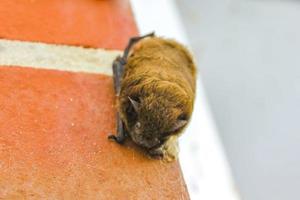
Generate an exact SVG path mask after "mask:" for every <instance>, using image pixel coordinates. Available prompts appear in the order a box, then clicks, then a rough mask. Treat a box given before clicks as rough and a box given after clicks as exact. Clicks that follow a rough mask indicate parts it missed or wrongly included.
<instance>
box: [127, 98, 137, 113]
mask: <svg viewBox="0 0 300 200" xmlns="http://www.w3.org/2000/svg"><path fill="white" fill-rule="evenodd" d="M128 99H129V101H130V103H131V105H132V107H133V109H134V111H135V112H136V113H138V112H139V110H140V103H139V102H137V101H136V100H133V99H132V98H131V97H128Z"/></svg>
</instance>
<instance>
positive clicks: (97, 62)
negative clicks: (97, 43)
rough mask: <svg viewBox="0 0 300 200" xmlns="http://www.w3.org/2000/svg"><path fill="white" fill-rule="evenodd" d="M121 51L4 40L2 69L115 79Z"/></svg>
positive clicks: (0, 45) (0, 50)
mask: <svg viewBox="0 0 300 200" xmlns="http://www.w3.org/2000/svg"><path fill="white" fill-rule="evenodd" d="M120 54H121V51H118V50H105V49H92V48H83V47H75V46H67V45H54V44H45V43H38V42H23V41H16V40H5V39H0V66H20V67H32V68H38V69H55V70H62V71H72V72H87V73H101V74H106V75H112V69H111V65H112V62H113V60H114V59H115V58H116V57H117V56H118V55H120Z"/></svg>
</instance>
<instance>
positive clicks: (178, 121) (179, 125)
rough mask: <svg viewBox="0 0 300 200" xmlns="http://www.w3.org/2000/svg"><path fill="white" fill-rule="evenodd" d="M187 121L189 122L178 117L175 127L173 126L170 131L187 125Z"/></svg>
mask: <svg viewBox="0 0 300 200" xmlns="http://www.w3.org/2000/svg"><path fill="white" fill-rule="evenodd" d="M187 123H188V121H187V120H182V119H178V120H177V121H176V123H175V124H174V125H173V127H172V128H171V130H170V132H175V131H177V130H179V129H180V128H182V127H183V126H185V125H186V124H187Z"/></svg>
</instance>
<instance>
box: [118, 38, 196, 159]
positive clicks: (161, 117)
mask: <svg viewBox="0 0 300 200" xmlns="http://www.w3.org/2000/svg"><path fill="white" fill-rule="evenodd" d="M195 76H196V67H195V64H194V62H193V58H192V56H191V54H190V53H189V52H188V50H187V49H186V48H185V47H184V46H182V45H181V44H179V43H177V42H176V41H174V40H169V39H163V38H160V37H154V36H153V37H147V38H145V39H142V40H140V41H139V42H137V43H136V44H135V45H134V46H133V48H132V49H131V51H130V53H129V55H128V58H127V61H126V64H125V68H124V73H123V75H122V80H121V88H120V94H119V97H118V110H119V114H120V119H121V121H122V122H123V123H124V126H125V130H126V131H127V133H128V135H129V136H130V137H131V138H132V140H133V141H134V142H135V143H136V144H138V145H140V146H142V147H144V148H146V149H147V150H148V152H149V154H150V155H160V156H162V157H163V159H165V160H167V161H172V160H174V159H176V158H177V155H178V142H177V138H178V136H179V135H180V133H181V132H182V130H183V129H184V127H185V126H186V124H187V122H188V120H189V119H190V117H191V114H192V110H193V103H194V97H195V79H196V77H195Z"/></svg>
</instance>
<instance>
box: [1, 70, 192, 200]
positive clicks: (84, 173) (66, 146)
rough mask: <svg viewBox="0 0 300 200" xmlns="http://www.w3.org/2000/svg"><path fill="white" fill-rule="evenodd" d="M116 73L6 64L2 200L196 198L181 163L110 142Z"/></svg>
mask: <svg viewBox="0 0 300 200" xmlns="http://www.w3.org/2000/svg"><path fill="white" fill-rule="evenodd" d="M114 100H115V98H114V95H113V85H112V78H111V77H109V76H106V75H95V74H87V73H73V72H62V71H55V70H40V69H30V68H18V67H0V109H1V112H0V121H1V123H0V199H26V198H28V199H188V194H187V191H186V187H185V184H184V181H183V177H182V174H181V171H180V167H179V164H178V163H176V162H175V163H171V164H168V163H163V162H161V161H159V160H150V159H148V158H147V157H146V156H145V155H144V154H143V153H142V152H141V151H139V150H137V149H134V148H130V147H128V146H120V145H118V144H116V143H114V142H111V141H108V140H107V135H108V134H109V133H113V132H114V131H115V115H114V113H115V107H114Z"/></svg>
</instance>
